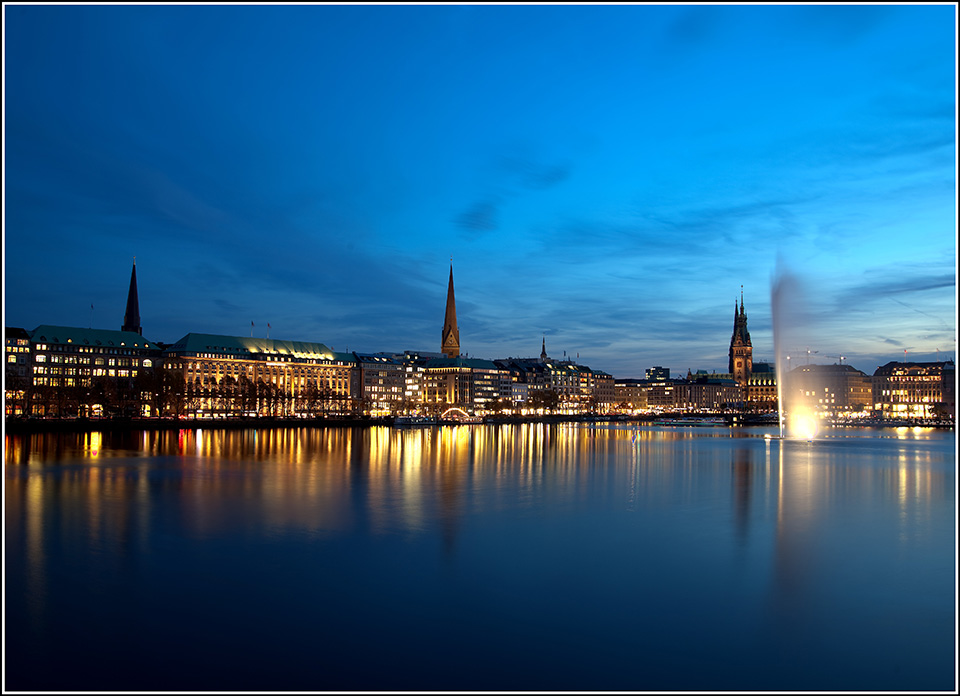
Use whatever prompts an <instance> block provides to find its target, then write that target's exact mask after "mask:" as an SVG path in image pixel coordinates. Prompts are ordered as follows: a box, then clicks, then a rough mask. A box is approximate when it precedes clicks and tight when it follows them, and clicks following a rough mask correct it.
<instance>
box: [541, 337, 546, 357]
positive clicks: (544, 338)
mask: <svg viewBox="0 0 960 696" xmlns="http://www.w3.org/2000/svg"><path fill="white" fill-rule="evenodd" d="M540 362H542V363H545V362H547V337H546V336H544V337H543V349H542V350H541V351H540Z"/></svg>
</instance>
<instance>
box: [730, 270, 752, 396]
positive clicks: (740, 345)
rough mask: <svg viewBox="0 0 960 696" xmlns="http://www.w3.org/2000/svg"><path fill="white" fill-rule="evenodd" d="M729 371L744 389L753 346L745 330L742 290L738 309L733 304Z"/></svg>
mask: <svg viewBox="0 0 960 696" xmlns="http://www.w3.org/2000/svg"><path fill="white" fill-rule="evenodd" d="M729 371H730V374H732V375H733V379H734V381H736V383H737V384H739V385H740V386H741V387H746V386H747V383H748V382H749V381H750V375H751V373H752V372H753V344H752V343H751V342H750V332H749V331H748V330H747V313H746V310H744V308H743V288H741V289H740V307H739V309H738V308H737V303H736V300H734V303H733V335H732V336H731V337H730V351H729Z"/></svg>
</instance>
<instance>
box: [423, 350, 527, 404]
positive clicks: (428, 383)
mask: <svg viewBox="0 0 960 696" xmlns="http://www.w3.org/2000/svg"><path fill="white" fill-rule="evenodd" d="M509 381H510V375H509V372H508V371H506V370H503V369H502V368H500V367H499V366H497V365H496V364H495V363H494V362H492V361H490V360H480V359H477V358H462V357H456V358H436V359H433V360H430V361H428V362H427V363H426V365H425V366H424V374H423V398H424V403H425V404H426V406H427V408H428V409H429V410H430V412H431V413H434V414H437V415H440V414H442V413H444V412H446V411H447V410H449V409H451V408H458V409H460V410H462V411H464V412H465V413H467V414H469V415H477V414H481V413H486V412H490V411H492V410H494V404H495V403H496V402H497V401H499V399H500V395H501V394H502V393H503V390H504V389H503V383H504V382H507V383H509Z"/></svg>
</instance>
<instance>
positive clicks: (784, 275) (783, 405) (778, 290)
mask: <svg viewBox="0 0 960 696" xmlns="http://www.w3.org/2000/svg"><path fill="white" fill-rule="evenodd" d="M803 296H804V292H803V288H802V284H801V283H800V279H799V278H797V277H796V276H795V275H793V274H792V273H790V272H789V271H787V270H786V269H785V268H784V267H783V264H782V263H781V262H780V261H779V260H778V261H777V269H776V271H775V272H774V275H773V279H772V281H771V283H770V313H771V316H772V319H773V351H774V354H775V356H776V369H777V415H778V421H779V423H780V437H781V439H782V438H783V437H784V433H785V432H786V434H787V436H789V437H798V438H803V439H806V440H812V439H813V438H814V437H816V434H817V430H818V426H817V417H816V414H815V413H814V412H813V411H811V410H810V409H809V408H807V406H806V404H804V403H803V400H802V399H801V398H800V394H799V392H797V391H796V390H794V389H791V388H788V385H787V384H786V381H787V374H788V369H787V367H788V365H787V364H786V363H787V356H786V348H787V347H788V346H796V345H800V342H799V341H798V340H797V339H798V338H799V337H800V335H801V334H804V335H807V336H809V333H808V332H807V331H806V329H807V327H808V323H809V322H808V320H807V319H808V312H807V306H806V304H805V303H804V302H803Z"/></svg>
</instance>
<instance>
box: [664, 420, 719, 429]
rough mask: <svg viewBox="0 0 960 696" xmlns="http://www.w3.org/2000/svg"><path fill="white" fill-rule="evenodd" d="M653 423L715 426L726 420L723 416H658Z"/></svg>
mask: <svg viewBox="0 0 960 696" xmlns="http://www.w3.org/2000/svg"><path fill="white" fill-rule="evenodd" d="M653 424H654V425H671V426H673V425H683V426H694V427H701V428H703V427H711V428H716V427H719V426H724V425H726V424H727V422H726V421H725V420H724V419H723V418H658V419H657V420H655V421H653Z"/></svg>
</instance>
